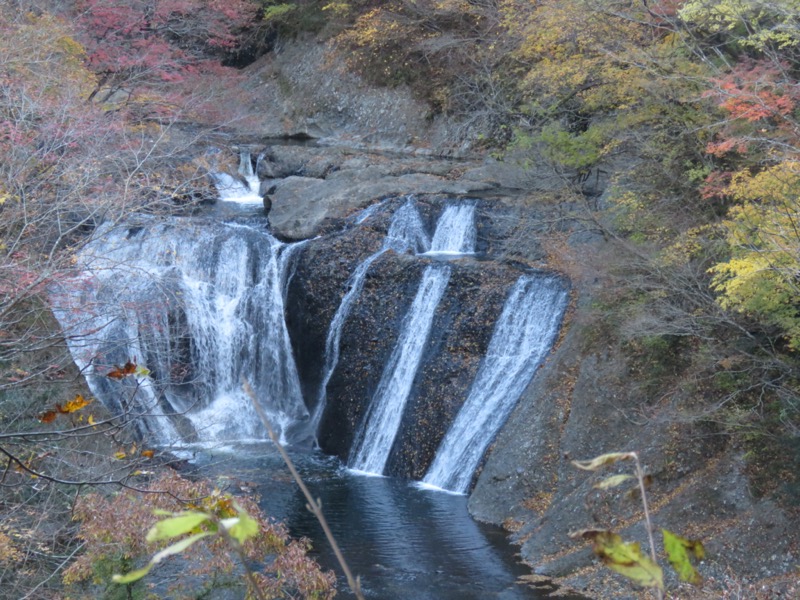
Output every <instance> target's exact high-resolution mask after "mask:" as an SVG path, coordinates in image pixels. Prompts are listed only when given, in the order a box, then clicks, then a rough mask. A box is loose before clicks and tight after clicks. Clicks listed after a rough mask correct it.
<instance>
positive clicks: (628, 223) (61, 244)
mask: <svg viewBox="0 0 800 600" xmlns="http://www.w3.org/2000/svg"><path fill="white" fill-rule="evenodd" d="M302 36H315V39H316V40H317V41H319V42H321V43H324V44H325V48H326V52H327V53H328V56H329V57H330V65H331V66H330V68H331V69H334V68H345V69H347V70H348V71H350V72H352V73H356V74H358V75H359V76H360V77H361V78H363V80H364V81H366V82H368V83H369V84H371V85H373V86H377V87H382V88H398V89H400V88H402V89H410V90H411V91H412V92H413V94H414V95H415V96H416V97H417V98H418V99H419V100H421V101H424V102H425V103H426V104H427V105H428V106H429V107H430V114H431V117H432V118H434V117H436V116H445V117H447V118H449V119H452V120H453V121H454V122H456V123H457V124H458V135H459V136H460V138H461V139H460V140H459V141H461V142H465V143H467V144H468V146H469V148H470V149H471V151H472V152H474V153H478V154H481V155H484V156H490V157H493V158H494V159H496V160H501V161H502V160H506V161H509V162H510V161H517V162H519V163H521V164H522V165H523V166H524V165H525V164H528V165H534V164H540V163H544V164H547V165H548V166H549V167H550V168H551V169H553V170H554V171H555V172H557V173H558V174H559V176H560V178H561V181H562V186H561V187H560V189H559V190H558V191H557V192H554V193H553V194H551V195H549V196H547V197H543V198H542V200H541V201H542V202H543V203H545V202H547V203H550V204H555V205H557V206H559V207H561V206H563V207H569V211H568V214H566V213H565V215H566V216H565V219H564V222H561V223H558V224H556V226H555V227H556V229H558V228H559V227H561V228H564V229H567V228H569V230H570V231H572V232H574V231H575V230H580V231H581V232H584V233H585V232H591V233H592V234H596V235H598V236H602V238H603V239H605V240H608V241H610V242H611V243H613V244H614V248H615V251H614V253H613V256H612V258H611V259H609V255H608V254H604V255H602V256H595V257H582V258H581V266H580V269H581V270H582V271H583V272H584V273H585V272H589V271H590V272H592V273H596V276H597V278H599V279H602V280H603V281H604V282H606V283H607V285H604V286H603V289H602V291H601V292H599V293H598V295H597V297H595V298H594V299H593V301H594V304H593V306H592V307H591V315H592V317H593V322H592V324H591V327H590V328H589V329H590V331H589V333H587V336H588V338H589V339H590V341H591V343H594V344H598V345H599V344H601V343H607V344H608V345H609V346H611V345H613V344H617V345H618V346H619V347H620V348H622V350H623V353H624V360H625V361H626V368H627V372H628V376H629V382H628V383H629V384H630V385H631V386H632V387H635V389H636V391H637V393H638V394H639V395H640V397H641V409H640V411H641V414H640V415H638V416H639V417H641V418H642V419H643V420H650V422H659V423H663V426H664V427H671V426H673V425H675V424H678V425H684V424H686V423H689V424H692V425H697V426H699V427H701V428H702V429H703V431H705V432H707V434H708V435H709V436H714V438H715V439H722V440H724V443H725V444H728V445H729V446H730V447H732V448H736V449H737V450H739V451H741V456H743V457H744V460H745V461H746V472H747V475H748V478H749V484H750V486H751V489H752V491H753V493H754V494H755V495H756V496H757V497H760V498H769V499H772V500H774V501H776V502H777V503H778V504H779V505H780V506H781V507H782V508H783V509H784V510H786V511H787V512H796V511H797V508H798V506H799V505H800V482H798V473H800V375H798V373H800V370H799V369H800V356H799V355H798V353H800V83H799V82H798V77H800V0H631V1H629V0H539V1H537V2H528V1H522V0H472V1H467V0H443V1H434V0H420V1H413V0H393V1H390V2H376V1H373V0H356V1H353V2H327V1H325V0H320V1H312V0H303V1H298V2H293V3H291V2H287V3H281V2H273V1H268V0H75V1H74V2H68V3H62V2H47V1H45V0H43V1H42V2H37V1H35V0H19V1H16V2H8V3H4V4H3V5H2V6H0V417H1V418H2V430H1V431H0V452H1V453H2V455H3V457H4V459H3V461H0V468H2V469H3V475H2V480H0V483H2V485H3V486H4V487H3V492H2V493H3V497H2V513H3V517H4V519H3V523H4V524H3V525H1V526H0V586H3V587H4V589H6V590H8V594H10V595H9V597H17V596H18V597H23V596H25V594H27V593H28V592H29V591H30V590H34V591H35V590H36V589H41V590H47V589H51V588H52V589H58V588H59V586H60V585H61V583H59V582H60V579H61V575H60V572H61V570H63V569H64V568H65V567H66V566H67V565H68V564H69V563H70V561H71V560H72V559H73V558H74V557H76V556H78V555H79V554H80V552H81V551H82V549H83V546H84V545H85V544H87V543H89V540H88V538H84V541H82V542H77V541H76V539H75V537H74V535H75V533H76V527H77V526H76V525H73V524H70V523H68V522H66V521H68V519H69V518H70V517H71V516H72V514H73V513H74V509H75V506H76V498H77V497H78V493H79V492H81V491H82V490H84V489H86V488H90V487H96V484H103V485H107V486H119V485H124V486H125V485H127V486H131V485H134V483H133V482H139V483H135V486H139V485H140V484H141V485H142V486H145V483H146V482H145V481H144V480H137V479H135V478H136V477H142V475H141V473H142V468H141V467H142V464H143V463H147V461H148V460H150V459H151V458H152V454H151V455H146V454H144V455H143V454H142V452H141V449H138V450H137V449H136V446H135V445H134V446H131V444H133V441H132V434H131V433H130V427H131V423H130V420H126V419H124V418H123V419H122V420H116V421H115V420H114V419H113V418H111V417H106V422H107V425H106V428H105V429H103V430H102V431H101V433H105V434H106V435H105V436H104V437H102V439H101V440H100V441H99V442H97V444H99V445H97V446H91V448H89V445H88V444H89V442H87V441H86V440H85V436H84V433H86V432H87V431H86V428H87V427H90V423H91V424H94V423H95V422H99V421H101V419H102V418H103V416H102V415H101V414H100V413H99V412H98V413H92V414H89V412H87V411H90V410H92V409H91V408H90V409H87V408H86V405H81V402H77V403H75V404H71V405H70V404H68V403H69V402H75V401H76V400H77V398H78V397H79V394H81V393H84V394H85V393H86V391H85V390H84V389H83V388H82V387H81V386H82V384H81V383H80V381H79V375H78V373H76V372H75V368H74V366H73V365H71V361H70V360H69V357H68V355H67V353H66V352H65V351H64V347H63V340H61V339H60V337H59V334H58V332H57V330H56V328H55V327H54V324H53V320H52V317H51V316H50V315H49V312H48V311H47V310H46V309H45V308H44V307H45V305H46V303H45V301H44V296H45V295H46V294H47V293H49V291H51V290H52V289H53V286H57V285H58V282H59V281H60V280H62V279H63V278H65V277H68V276H69V274H70V272H71V271H70V269H71V268H72V265H73V264H74V260H75V255H76V253H77V251H78V250H79V249H80V247H81V244H82V243H84V241H85V239H86V236H87V234H88V233H90V232H91V231H92V230H93V229H94V227H95V226H96V225H97V224H98V223H100V222H103V221H106V220H116V219H122V218H123V217H124V216H125V215H126V214H129V213H130V212H132V211H147V212H158V213H164V212H180V213H185V212H187V211H191V210H192V208H193V207H194V206H196V204H197V203H198V202H200V201H202V200H204V199H207V198H208V195H209V190H208V182H207V177H206V176H207V173H208V170H209V165H208V164H206V162H204V160H203V159H201V158H199V157H198V153H197V152H195V150H194V148H196V147H197V146H198V144H199V142H200V141H202V140H204V139H207V136H208V135H210V134H211V133H213V131H214V130H217V129H221V128H224V127H225V126H226V125H228V124H231V123H234V122H236V121H237V120H242V119H246V118H247V116H248V115H247V114H246V112H243V111H244V109H243V108H242V107H243V106H246V102H244V101H243V102H242V103H241V104H239V105H235V106H234V105H228V104H226V103H221V102H219V98H220V97H221V96H222V95H223V94H224V93H225V92H226V90H229V89H231V88H232V87H234V86H236V85H238V84H239V83H240V82H241V81H242V79H243V78H244V77H245V75H244V74H243V71H242V69H243V68H244V67H246V66H247V65H249V64H251V63H252V62H253V61H256V60H257V59H258V58H259V57H262V56H264V55H265V54H268V53H270V52H272V51H273V50H275V49H276V48H280V46H281V44H282V43H284V42H285V41H286V40H289V39H291V38H294V37H302ZM245 100H246V99H245ZM430 150H432V151H433V152H441V153H443V154H445V153H447V151H448V149H446V148H432V149H430ZM565 210H566V209H565ZM559 231H560V229H559ZM565 237H568V236H565ZM565 243H566V242H565ZM566 270H567V271H569V266H568V265H567V266H566ZM598 340H601V341H602V342H601V341H598ZM81 397H82V396H81ZM55 407H58V408H57V410H56V409H55ZM68 407H71V408H73V409H74V410H67V408H68ZM84 413H85V414H84ZM56 416H58V418H57V419H56ZM67 420H69V421H70V423H69V424H67V425H64V424H63V423H66V421H67ZM62 422H63V423H62ZM31 432H36V433H35V434H31ZM43 433H52V435H42V434H43ZM91 443H92V444H94V443H95V442H91ZM120 452H122V455H121V457H120V456H119V454H120ZM88 454H91V455H92V456H93V457H94V458H92V460H87V459H86V458H85V457H86V456H87V455H88ZM98 457H99V458H98ZM576 458H582V457H576ZM176 485H177V484H176ZM184 485H188V484H184V483H183V482H181V484H180V486H181V489H184V488H183V486H184ZM97 502H98V503H99V502H100V500H97ZM98 506H100V504H98ZM103 506H106V505H105V504H103ZM91 510H98V511H99V510H101V509H100V508H97V507H91ZM87 511H89V509H84V512H87ZM89 512H91V511H89ZM65 523H66V524H65ZM19 532H23V533H24V534H19ZM139 541H140V540H137V543H138V542H139ZM282 543H283V542H282ZM288 543H289V542H286V544H288ZM287 547H288V546H287ZM292 547H293V548H294V546H292ZM94 550H95V549H92V551H94ZM126 551H127V550H123V551H122V553H123V555H124V556H123V558H124V559H125V560H126V561H127V560H128V559H129V558H130V557H129V556H127V555H125V552H126ZM114 559H115V560H117V559H119V560H121V559H120V557H119V556H117V555H115V557H114ZM104 560H105V559H104ZM108 560H111V558H109V559H108ZM298 562H299V559H298ZM126 564H127V563H126ZM115 568H116V566H115ZM302 569H309V570H311V569H312V567H311V566H308V565H307V564H306V563H305V562H303V563H302ZM314 573H315V576H316V572H314ZM85 575H86V577H87V578H88V577H89V571H88V570H87V571H86V573H85ZM67 583H70V584H75V583H76V582H75V581H74V580H73V581H68V582H67ZM0 589H3V588H0ZM25 597H27V596H25ZM42 597H44V596H42Z"/></svg>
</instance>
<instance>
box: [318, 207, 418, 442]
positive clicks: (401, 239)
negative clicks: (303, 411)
mask: <svg viewBox="0 0 800 600" xmlns="http://www.w3.org/2000/svg"><path fill="white" fill-rule="evenodd" d="M370 208H371V207H370ZM368 211H369V209H367V210H366V211H364V212H365V213H367V212H368ZM368 217H369V214H367V216H366V217H364V218H363V219H361V220H359V221H358V223H361V222H363V221H364V220H366V218H368ZM427 247H428V237H427V234H426V233H425V227H424V226H423V224H422V219H421V218H420V216H419V211H418V210H417V207H416V205H415V203H414V200H413V198H409V199H408V200H407V201H406V202H405V204H403V205H402V206H401V207H400V208H398V209H397V210H396V211H395V213H394V215H393V216H392V222H391V224H390V225H389V231H388V232H387V234H386V239H385V240H384V241H383V246H381V249H380V250H378V251H377V252H375V253H374V254H371V255H370V256H368V257H367V258H366V259H364V261H362V262H361V264H359V265H358V267H356V270H355V271H353V274H352V275H351V276H350V279H348V281H347V285H348V289H347V292H346V293H345V295H344V296H343V297H342V301H341V302H340V303H339V308H337V309H336V313H335V314H334V315H333V319H331V324H330V326H329V327H328V335H327V337H326V339H325V365H324V366H323V369H322V383H321V384H320V387H319V392H318V394H317V404H316V407H315V409H314V415H313V417H312V426H313V431H315V432H316V431H317V430H318V428H319V424H320V421H321V420H322V414H323V412H324V411H325V405H326V403H327V397H328V392H327V388H328V383H329V382H330V380H331V377H333V372H334V370H336V365H338V364H339V343H340V341H341V337H342V328H343V327H344V324H345V322H346V320H347V317H348V316H349V315H350V309H351V308H352V306H353V302H354V301H355V300H356V299H357V298H358V296H359V294H360V293H361V289H362V288H363V287H364V280H365V279H366V277H367V271H369V268H370V266H371V265H372V263H374V262H375V261H376V260H377V259H378V257H379V256H381V255H382V254H383V253H384V252H386V251H387V250H390V249H391V250H394V251H395V252H409V251H412V252H413V251H416V250H419V249H420V248H427Z"/></svg>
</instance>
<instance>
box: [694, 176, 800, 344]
mask: <svg viewBox="0 0 800 600" xmlns="http://www.w3.org/2000/svg"><path fill="white" fill-rule="evenodd" d="M728 192H729V193H730V195H731V196H733V197H734V198H735V199H736V200H738V201H739V202H740V204H739V205H738V206H735V207H733V208H732V209H731V210H730V211H729V213H728V219H727V220H726V221H725V222H724V224H723V225H724V228H725V234H726V235H725V239H726V242H727V244H728V247H729V249H730V254H731V257H730V258H729V259H728V260H727V261H724V262H720V263H718V264H716V265H714V266H713V267H712V268H711V269H710V270H709V271H710V273H711V274H712V275H713V278H712V281H711V287H712V289H713V290H714V291H716V292H718V293H719V294H720V295H719V298H718V302H719V304H720V305H721V306H722V307H723V308H726V309H729V310H735V311H738V312H742V313H745V314H748V315H751V316H753V317H756V318H758V319H760V320H762V321H764V322H765V323H767V324H770V325H777V326H778V327H780V328H781V329H782V330H783V331H784V333H785V334H786V336H787V337H788V339H789V343H790V346H791V347H792V348H799V347H800V317H798V315H797V314H796V311H795V309H794V306H796V305H797V303H798V301H800V289H798V287H797V285H796V281H797V277H798V274H800V220H799V217H798V215H800V199H799V198H800V163H798V162H796V161H784V162H782V163H780V164H777V165H774V166H772V167H769V168H767V169H764V170H762V171H761V172H759V173H758V174H756V175H752V174H751V173H750V172H749V171H741V172H739V173H736V174H735V175H734V176H733V178H732V179H731V183H730V186H729V188H728Z"/></svg>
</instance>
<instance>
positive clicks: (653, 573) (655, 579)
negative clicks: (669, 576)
mask: <svg viewBox="0 0 800 600" xmlns="http://www.w3.org/2000/svg"><path fill="white" fill-rule="evenodd" d="M570 537H571V538H573V539H576V538H577V539H586V540H590V541H591V542H592V550H593V551H594V553H595V554H596V555H597V556H598V557H599V558H600V560H602V561H603V564H605V565H606V566H607V567H608V568H610V569H611V570H613V571H616V572H617V573H619V574H621V575H624V576H625V577H627V578H628V579H630V580H631V581H633V582H634V583H636V584H638V585H641V586H643V587H652V588H657V589H659V590H663V589H664V574H663V572H662V571H661V567H659V566H658V565H657V564H656V563H655V562H653V560H652V559H650V558H649V557H647V556H646V555H644V554H643V553H642V550H641V548H640V546H639V544H638V543H637V542H624V541H622V538H621V537H620V536H619V535H617V534H616V533H614V532H613V531H607V530H601V529H584V530H581V531H576V532H574V533H571V534H570Z"/></svg>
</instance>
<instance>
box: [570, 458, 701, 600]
mask: <svg viewBox="0 0 800 600" xmlns="http://www.w3.org/2000/svg"><path fill="white" fill-rule="evenodd" d="M623 460H633V462H634V473H635V475H627V474H619V475H612V476H610V477H606V478H605V479H603V480H601V481H599V482H598V483H595V484H594V486H593V488H595V489H599V490H609V489H612V488H615V487H617V486H619V485H622V484H623V483H626V482H627V481H630V480H636V481H637V482H638V484H639V490H640V491H641V493H642V498H641V499H642V508H643V509H644V523H645V525H646V527H647V537H648V540H649V542H650V556H646V555H645V554H643V553H642V550H641V548H640V546H639V544H638V543H636V542H625V541H623V540H622V538H621V537H620V536H619V535H618V534H616V533H614V532H613V531H610V530H608V529H583V530H580V531H576V532H574V533H571V534H570V537H571V538H573V539H586V540H591V542H592V549H593V550H594V553H595V554H596V555H597V556H598V557H599V558H600V560H602V561H603V564H605V565H606V566H607V567H608V568H610V569H611V570H613V571H616V572H617V573H619V574H621V575H624V576H625V577H627V578H628V579H630V580H631V581H632V582H634V583H636V584H637V585H640V586H643V587H649V588H654V589H656V590H657V592H656V594H657V597H658V598H659V599H661V598H663V595H664V574H663V571H662V570H661V567H660V566H659V565H658V563H657V559H656V546H655V540H654V539H653V534H652V532H653V528H652V522H651V518H650V512H649V510H648V506H647V497H646V493H645V487H646V480H647V479H648V477H649V476H647V475H645V474H644V471H643V469H642V466H641V463H640V462H639V455H638V454H636V452H610V453H607V454H601V455H600V456H598V457H596V458H593V459H591V460H575V461H572V464H573V465H575V466H576V467H578V468H579V469H583V470H585V471H599V470H600V469H602V468H603V467H607V466H609V465H613V464H615V463H617V462H619V461H623ZM661 532H662V534H663V536H664V551H665V552H666V554H667V557H668V558H669V562H670V564H671V565H672V568H673V569H675V572H676V573H677V574H678V577H679V578H680V580H681V581H686V582H688V583H692V584H694V585H697V584H699V583H700V581H701V578H700V574H699V573H698V572H697V571H696V570H695V568H694V566H692V563H691V561H690V559H689V554H690V552H691V553H692V554H694V557H695V558H696V559H698V560H701V559H703V558H704V557H705V549H704V548H703V544H701V543H700V542H698V541H695V540H689V539H686V538H683V537H681V536H679V535H675V534H674V533H672V532H670V531H668V530H666V529H662V530H661Z"/></svg>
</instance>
